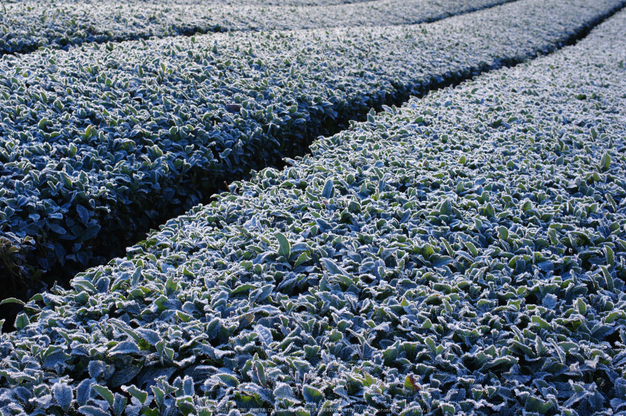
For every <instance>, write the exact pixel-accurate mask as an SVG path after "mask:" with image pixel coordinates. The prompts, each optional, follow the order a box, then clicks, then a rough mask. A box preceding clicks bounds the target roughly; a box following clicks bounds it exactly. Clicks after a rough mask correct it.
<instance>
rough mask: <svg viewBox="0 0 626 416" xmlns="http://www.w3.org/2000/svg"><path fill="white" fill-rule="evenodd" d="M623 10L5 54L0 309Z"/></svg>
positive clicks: (570, 4) (617, 3)
mask: <svg viewBox="0 0 626 416" xmlns="http://www.w3.org/2000/svg"><path fill="white" fill-rule="evenodd" d="M622 3H623V0H598V1H594V2H593V5H590V3H589V1H588V0H554V1H551V2H544V1H543V0H521V1H518V2H512V3H507V4H504V5H502V6H499V7H494V8H488V9H485V10H482V11H479V12H476V13H469V14H465V15H461V16H456V17H453V18H450V19H445V20H442V21H440V22H435V23H431V24H422V25H408V26H407V25H400V26H391V27H379V26H376V27H360V26H359V27H347V28H335V29H315V30H301V31H287V32H285V31H277V32H265V33H263V34H262V35H260V34H259V33H256V32H254V33H249V32H245V33H236V35H235V34H232V33H229V34H212V35H206V36H197V37H173V38H165V39H155V40H150V41H134V42H121V43H108V44H106V45H99V44H93V43H92V44H88V45H83V46H81V47H80V48H73V49H71V50H69V51H59V50H56V49H44V50H43V51H40V52H37V53H33V54H27V55H17V56H15V55H5V56H4V57H3V58H2V60H1V61H0V119H2V124H0V134H2V137H3V140H2V142H0V163H1V165H0V172H2V177H0V183H1V185H2V190H1V191H0V193H1V194H0V227H2V232H3V234H2V237H3V238H2V240H1V241H2V243H3V244H2V248H1V252H2V253H3V254H2V255H1V256H0V257H1V258H3V259H4V261H3V262H2V263H4V269H5V270H6V272H5V273H6V275H7V276H8V277H7V279H6V280H7V284H6V285H5V286H2V287H1V288H0V299H4V298H7V297H19V298H26V297H29V296H30V295H31V294H29V293H26V292H27V291H28V290H38V289H39V288H41V287H45V285H47V286H48V287H51V286H52V285H53V284H54V281H55V280H58V281H59V283H60V284H63V283H64V282H65V286H67V281H69V279H70V278H71V277H73V275H74V274H75V273H76V272H78V271H82V270H84V269H85V267H88V266H93V265H97V264H102V263H103V262H105V261H106V260H107V259H111V258H113V257H117V256H120V255H124V251H121V252H120V248H121V249H123V248H124V247H126V246H129V245H131V244H134V243H135V242H137V241H138V240H139V239H143V237H144V236H145V232H146V231H148V230H149V229H150V228H151V227H156V226H157V225H158V224H159V223H163V222H164V221H165V220H166V219H167V218H171V217H173V216H176V215H179V214H183V213H184V212H185V211H186V210H188V209H190V208H192V207H193V206H195V205H196V204H198V203H199V202H201V201H203V195H207V194H210V193H211V192H214V191H215V190H217V189H219V188H220V187H221V188H226V186H224V185H223V184H224V182H225V181H226V182H227V183H230V182H232V181H233V180H234V179H236V178H241V177H243V176H244V175H245V174H246V173H247V172H248V171H249V170H250V169H257V170H259V169H261V168H263V167H265V166H267V165H273V164H279V163H281V161H282V160H283V158H284V157H293V156H294V155H297V154H302V153H304V152H305V151H306V149H307V146H308V145H309V144H310V143H311V142H312V141H313V140H314V139H315V138H316V137H317V136H319V135H329V134H332V133H335V132H337V131H339V130H341V129H342V128H345V127H347V126H348V123H349V121H350V120H352V119H354V118H358V117H359V116H361V117H362V118H364V117H365V115H366V114H367V112H368V111H369V110H370V108H373V107H375V108H379V109H380V108H381V106H382V105H392V104H398V105H399V104H400V103H402V102H403V101H405V100H406V99H407V98H408V97H409V96H410V95H411V94H420V93H422V94H423V93H425V92H427V91H428V90H430V89H433V88H436V87H437V86H442V85H445V84H447V83H448V84H449V83H454V82H460V81H462V80H463V79H466V78H468V77H471V76H472V75H475V74H477V73H480V72H484V71H486V70H489V69H493V68H497V67H499V66H502V65H504V64H511V63H515V62H521V61H524V60H526V59H530V58H532V57H534V56H536V55H537V54H539V53H545V52H548V51H550V50H554V49H556V48H558V47H559V46H562V45H563V44H565V43H567V42H570V41H572V40H574V39H576V37H577V36H580V35H581V33H584V32H585V30H587V29H588V28H589V27H590V26H591V25H592V24H593V23H595V22H597V21H598V20H599V19H602V18H603V17H606V16H607V15H608V14H610V13H611V12H612V11H614V10H615V9H616V8H617V7H621V6H622ZM205 202H206V201H205Z"/></svg>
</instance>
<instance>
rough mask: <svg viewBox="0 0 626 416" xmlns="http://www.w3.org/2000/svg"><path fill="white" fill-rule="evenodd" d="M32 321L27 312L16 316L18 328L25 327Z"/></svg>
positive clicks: (16, 326)
mask: <svg viewBox="0 0 626 416" xmlns="http://www.w3.org/2000/svg"><path fill="white" fill-rule="evenodd" d="M29 323H30V320H29V319H28V316H26V314H25V313H20V314H18V315H17V317H16V318H15V328H16V329H24V328H26V326H27V325H28V324H29Z"/></svg>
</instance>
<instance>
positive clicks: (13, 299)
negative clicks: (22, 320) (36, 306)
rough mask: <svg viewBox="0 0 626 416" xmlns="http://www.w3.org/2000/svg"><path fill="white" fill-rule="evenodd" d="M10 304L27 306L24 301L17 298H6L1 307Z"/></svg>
mask: <svg viewBox="0 0 626 416" xmlns="http://www.w3.org/2000/svg"><path fill="white" fill-rule="evenodd" d="M9 303H17V304H18V305H25V304H26V303H24V301H23V300H20V299H17V298H6V299H4V300H3V301H2V302H0V305H5V304H9Z"/></svg>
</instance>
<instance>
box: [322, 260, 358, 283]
mask: <svg viewBox="0 0 626 416" xmlns="http://www.w3.org/2000/svg"><path fill="white" fill-rule="evenodd" d="M320 261H321V262H322V264H323V265H324V267H325V268H326V270H328V272H329V273H330V274H331V275H332V276H335V277H338V278H339V279H340V280H341V281H342V282H343V283H344V284H345V285H346V286H350V285H353V284H354V280H353V279H352V278H351V277H350V275H349V274H348V273H347V272H346V271H345V270H344V269H342V268H341V267H339V266H338V265H337V263H335V262H334V261H333V260H331V259H329V258H321V259H320Z"/></svg>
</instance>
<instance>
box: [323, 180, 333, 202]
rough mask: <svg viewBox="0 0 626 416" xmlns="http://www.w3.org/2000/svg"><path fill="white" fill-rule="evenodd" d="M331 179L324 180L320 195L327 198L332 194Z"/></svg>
mask: <svg viewBox="0 0 626 416" xmlns="http://www.w3.org/2000/svg"><path fill="white" fill-rule="evenodd" d="M333 190H334V188H333V180H332V179H329V180H327V181H326V184H325V185H324V189H323V190H322V196H323V197H324V198H326V199H329V198H331V197H332V196H333Z"/></svg>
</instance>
